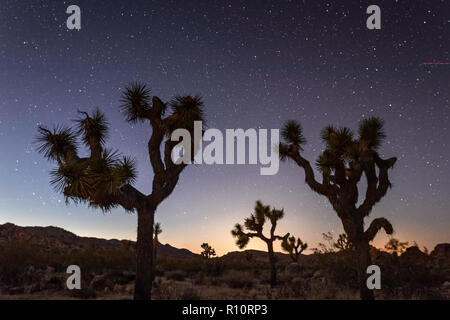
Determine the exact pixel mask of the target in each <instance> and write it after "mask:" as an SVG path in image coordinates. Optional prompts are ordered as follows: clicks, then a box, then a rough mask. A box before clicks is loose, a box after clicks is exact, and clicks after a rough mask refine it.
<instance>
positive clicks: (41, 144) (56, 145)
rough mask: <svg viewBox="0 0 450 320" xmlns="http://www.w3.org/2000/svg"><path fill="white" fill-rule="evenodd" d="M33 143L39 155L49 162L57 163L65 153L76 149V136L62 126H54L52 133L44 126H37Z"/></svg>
mask: <svg viewBox="0 0 450 320" xmlns="http://www.w3.org/2000/svg"><path fill="white" fill-rule="evenodd" d="M35 142H36V143H37V151H38V152H39V153H41V154H43V155H44V157H46V158H47V159H49V160H56V161H58V162H61V161H62V160H63V158H64V152H65V151H67V150H68V149H73V150H76V148H77V138H76V135H75V134H74V133H73V132H72V130H71V129H70V128H68V127H63V126H56V127H54V128H53V130H52V131H51V130H49V129H47V128H46V127H44V126H39V127H38V135H37V136H36V138H35Z"/></svg>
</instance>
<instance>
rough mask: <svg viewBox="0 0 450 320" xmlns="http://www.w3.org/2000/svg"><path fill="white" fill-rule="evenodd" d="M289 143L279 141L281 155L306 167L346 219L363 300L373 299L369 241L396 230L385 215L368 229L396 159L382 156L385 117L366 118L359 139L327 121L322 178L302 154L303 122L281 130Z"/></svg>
mask: <svg viewBox="0 0 450 320" xmlns="http://www.w3.org/2000/svg"><path fill="white" fill-rule="evenodd" d="M282 137H283V139H284V141H285V142H286V143H281V144H280V145H279V153H280V158H281V159H282V160H284V159H291V160H293V161H294V162H295V163H296V164H297V165H298V166H299V167H301V168H303V170H304V172H305V181H306V184H308V186H309V187H310V188H311V189H312V190H313V191H315V192H317V193H318V194H321V195H323V196H325V197H326V198H327V199H328V200H329V201H330V203H331V205H332V207H333V209H334V210H335V211H336V213H337V215H338V217H339V218H340V219H341V221H342V224H343V227H344V230H345V233H346V234H347V235H348V237H349V239H350V241H351V243H352V244H353V246H354V249H355V252H356V256H357V265H358V268H357V269H358V281H359V287H360V295H361V299H367V300H371V299H374V294H373V291H371V290H369V289H368V288H367V286H366V277H367V274H366V269H367V267H368V266H369V265H370V264H371V260H370V255H369V242H370V241H372V240H373V239H374V237H375V236H376V234H377V233H378V231H379V230H380V229H384V230H385V231H386V233H387V234H392V233H393V228H392V225H391V223H390V222H389V221H388V220H386V219H385V218H377V219H375V220H373V221H372V223H371V224H370V226H369V227H368V228H367V229H366V230H364V218H366V217H368V216H369V214H370V212H371V211H372V208H373V207H374V206H375V204H376V203H377V202H379V201H380V200H381V199H382V198H383V197H384V196H385V195H386V192H387V190H388V189H389V187H390V186H391V183H390V181H389V175H388V172H389V169H391V168H392V167H393V165H394V164H395V162H396V161H397V159H396V158H389V159H386V160H385V159H382V158H381V157H380V155H379V154H378V152H377V150H378V148H379V147H380V146H381V143H382V141H383V140H384V138H385V137H386V135H385V133H384V131H383V121H382V120H381V119H378V118H369V119H365V120H364V121H362V123H361V125H360V127H359V137H357V138H354V135H353V133H352V131H351V130H350V129H348V128H345V127H344V128H335V127H333V126H328V127H326V128H325V129H324V130H322V133H321V137H322V140H323V141H324V142H325V145H326V148H325V150H324V151H323V152H322V154H321V155H320V156H319V158H318V159H317V161H316V165H317V167H318V169H319V170H320V171H321V173H322V182H318V181H317V180H316V178H315V174H314V170H313V168H312V166H311V165H310V163H309V161H308V160H306V159H305V158H303V157H302V155H301V153H302V151H303V149H302V145H304V144H305V143H306V140H305V138H304V136H303V133H302V127H301V126H300V124H299V123H298V122H296V121H288V122H287V123H286V124H285V125H284V128H283V130H282ZM363 175H364V176H365V178H366V180H367V187H366V193H365V198H364V200H363V201H362V203H361V204H360V205H357V204H358V183H359V182H360V181H361V178H362V176H363Z"/></svg>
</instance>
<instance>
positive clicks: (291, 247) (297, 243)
mask: <svg viewBox="0 0 450 320" xmlns="http://www.w3.org/2000/svg"><path fill="white" fill-rule="evenodd" d="M281 248H282V249H283V250H284V251H286V252H287V253H289V256H290V257H291V259H292V261H293V262H298V257H299V256H300V254H301V253H302V252H303V251H305V250H306V249H307V248H308V244H307V243H306V242H303V241H302V240H301V239H300V238H297V239H295V237H294V236H291V237H289V238H284V239H283V242H281Z"/></svg>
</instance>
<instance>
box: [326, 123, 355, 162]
mask: <svg viewBox="0 0 450 320" xmlns="http://www.w3.org/2000/svg"><path fill="white" fill-rule="evenodd" d="M352 144H353V132H352V131H351V130H350V129H349V128H346V127H343V128H339V129H338V130H336V131H335V132H332V133H331V134H330V137H329V141H328V146H327V148H328V150H330V151H331V152H332V153H333V154H334V155H335V156H337V157H341V156H343V155H346V153H347V150H348V148H350V147H351V145H352Z"/></svg>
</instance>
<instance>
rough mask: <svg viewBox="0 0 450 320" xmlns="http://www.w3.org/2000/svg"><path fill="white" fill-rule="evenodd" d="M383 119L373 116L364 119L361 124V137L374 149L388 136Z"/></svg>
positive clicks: (361, 139)
mask: <svg viewBox="0 0 450 320" xmlns="http://www.w3.org/2000/svg"><path fill="white" fill-rule="evenodd" d="M383 126H384V122H383V120H382V119H380V118H377V117H372V118H368V119H364V120H363V121H362V123H361V125H360V126H359V139H360V141H362V142H363V143H365V144H366V145H367V147H369V148H372V149H378V148H379V147H380V146H381V143H382V142H383V140H384V139H385V138H386V133H385V132H384V129H383Z"/></svg>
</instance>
